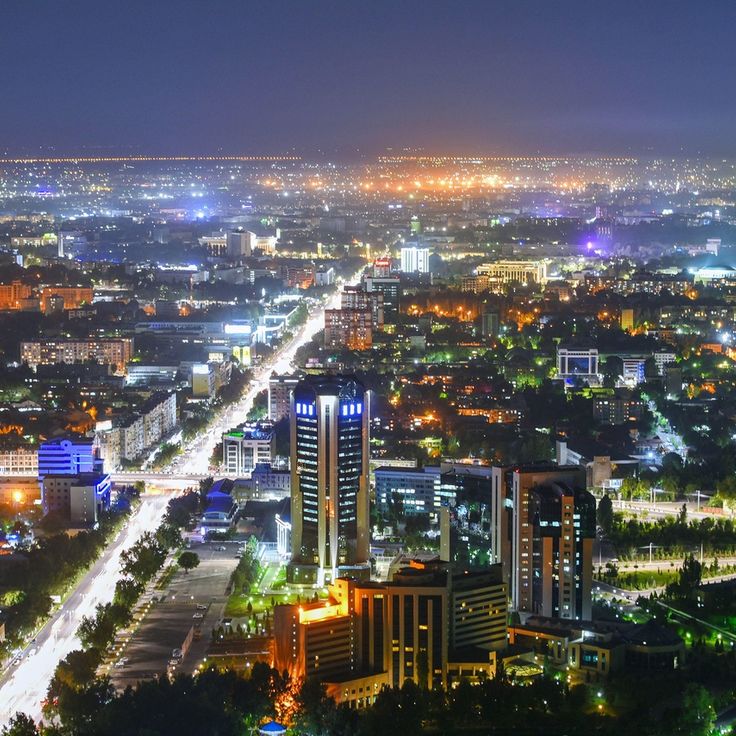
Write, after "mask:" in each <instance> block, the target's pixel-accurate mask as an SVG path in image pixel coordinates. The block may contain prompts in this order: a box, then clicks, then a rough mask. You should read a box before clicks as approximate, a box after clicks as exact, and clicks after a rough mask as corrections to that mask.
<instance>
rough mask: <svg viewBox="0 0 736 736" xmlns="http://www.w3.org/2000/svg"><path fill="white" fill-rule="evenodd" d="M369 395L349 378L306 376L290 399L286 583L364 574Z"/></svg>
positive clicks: (366, 570)
mask: <svg viewBox="0 0 736 736" xmlns="http://www.w3.org/2000/svg"><path fill="white" fill-rule="evenodd" d="M368 442H369V407H368V395H367V393H366V391H365V388H364V387H363V384H361V383H360V382H359V381H358V380H357V379H355V378H354V377H352V376H308V377H307V378H304V379H303V380H302V381H300V382H299V383H298V384H297V386H296V387H295V388H294V391H293V393H292V398H291V473H292V478H291V524H292V559H291V563H290V565H289V569H288V575H289V578H290V579H291V580H293V581H295V582H297V581H298V582H318V583H320V584H321V583H322V582H323V581H324V580H325V579H332V580H334V579H336V578H337V577H339V576H340V575H341V574H347V573H350V574H354V575H356V576H363V575H367V574H369V572H370V565H369V543H370V538H369V536H370V526H369V497H368V494H369V486H368V459H369V451H368Z"/></svg>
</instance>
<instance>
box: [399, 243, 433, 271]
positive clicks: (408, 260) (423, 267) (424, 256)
mask: <svg viewBox="0 0 736 736" xmlns="http://www.w3.org/2000/svg"><path fill="white" fill-rule="evenodd" d="M401 270H402V271H403V272H404V273H429V248H421V247H419V246H417V245H407V246H404V247H403V248H402V249H401Z"/></svg>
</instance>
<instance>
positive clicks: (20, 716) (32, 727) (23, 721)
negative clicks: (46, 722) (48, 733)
mask: <svg viewBox="0 0 736 736" xmlns="http://www.w3.org/2000/svg"><path fill="white" fill-rule="evenodd" d="M2 736H38V729H37V728H36V724H35V723H34V721H33V719H32V718H31V717H30V716H27V715H26V714H25V713H16V714H15V715H14V716H13V717H12V718H11V719H10V722H9V723H8V725H7V726H5V728H3V730H2Z"/></svg>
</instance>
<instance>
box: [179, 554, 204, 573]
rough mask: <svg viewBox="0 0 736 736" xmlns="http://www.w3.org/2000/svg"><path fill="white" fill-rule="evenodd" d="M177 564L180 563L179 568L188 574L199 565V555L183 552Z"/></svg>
mask: <svg viewBox="0 0 736 736" xmlns="http://www.w3.org/2000/svg"><path fill="white" fill-rule="evenodd" d="M177 562H178V563H179V567H181V568H183V569H184V572H186V573H188V572H189V571H190V570H194V568H195V567H197V565H199V555H198V554H197V553H196V552H182V553H181V554H180V555H179V559H178V560H177Z"/></svg>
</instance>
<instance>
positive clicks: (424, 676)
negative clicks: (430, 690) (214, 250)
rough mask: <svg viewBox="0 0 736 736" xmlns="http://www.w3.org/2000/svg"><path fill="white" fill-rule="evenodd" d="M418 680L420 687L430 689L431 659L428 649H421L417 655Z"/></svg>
mask: <svg viewBox="0 0 736 736" xmlns="http://www.w3.org/2000/svg"><path fill="white" fill-rule="evenodd" d="M417 680H419V687H422V688H424V687H429V657H428V655H427V650H426V649H421V650H420V651H419V654H417Z"/></svg>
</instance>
